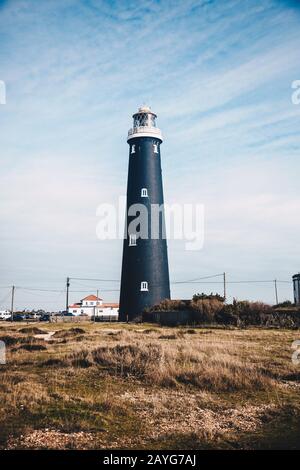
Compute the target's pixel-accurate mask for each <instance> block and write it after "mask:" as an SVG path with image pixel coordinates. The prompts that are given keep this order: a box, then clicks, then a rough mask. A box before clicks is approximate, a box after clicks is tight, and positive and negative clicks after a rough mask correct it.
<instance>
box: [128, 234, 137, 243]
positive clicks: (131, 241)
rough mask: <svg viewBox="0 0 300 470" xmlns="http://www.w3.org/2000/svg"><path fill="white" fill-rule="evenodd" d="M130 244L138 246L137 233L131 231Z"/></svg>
mask: <svg viewBox="0 0 300 470" xmlns="http://www.w3.org/2000/svg"><path fill="white" fill-rule="evenodd" d="M129 246H136V234H135V233H131V234H130V235H129Z"/></svg>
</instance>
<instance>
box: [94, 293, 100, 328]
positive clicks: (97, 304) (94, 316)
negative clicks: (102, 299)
mask: <svg viewBox="0 0 300 470" xmlns="http://www.w3.org/2000/svg"><path fill="white" fill-rule="evenodd" d="M98 296H99V290H98V289H97V300H96V309H97V316H98V314H99V312H98ZM96 309H95V311H94V323H95V321H96Z"/></svg>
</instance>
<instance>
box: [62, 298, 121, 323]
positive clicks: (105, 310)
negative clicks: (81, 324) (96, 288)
mask: <svg viewBox="0 0 300 470" xmlns="http://www.w3.org/2000/svg"><path fill="white" fill-rule="evenodd" d="M68 312H69V313H71V314H73V315H76V316H79V315H88V316H89V317H95V318H96V319H99V320H103V321H104V320H108V321H113V320H114V321H117V320H118V319H119V304H117V303H112V302H110V303H109V302H108V303H106V302H103V299H101V298H100V297H97V296H96V295H93V294H92V295H88V296H87V297H84V299H82V300H80V302H77V303H74V304H72V305H69V308H68Z"/></svg>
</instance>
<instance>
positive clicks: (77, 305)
mask: <svg viewBox="0 0 300 470" xmlns="http://www.w3.org/2000/svg"><path fill="white" fill-rule="evenodd" d="M80 307H81V304H73V305H69V308H80Z"/></svg>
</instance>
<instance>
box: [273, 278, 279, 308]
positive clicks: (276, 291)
mask: <svg viewBox="0 0 300 470" xmlns="http://www.w3.org/2000/svg"><path fill="white" fill-rule="evenodd" d="M274 287H275V298H276V305H278V304H279V302H278V289H277V279H275V280H274Z"/></svg>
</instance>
